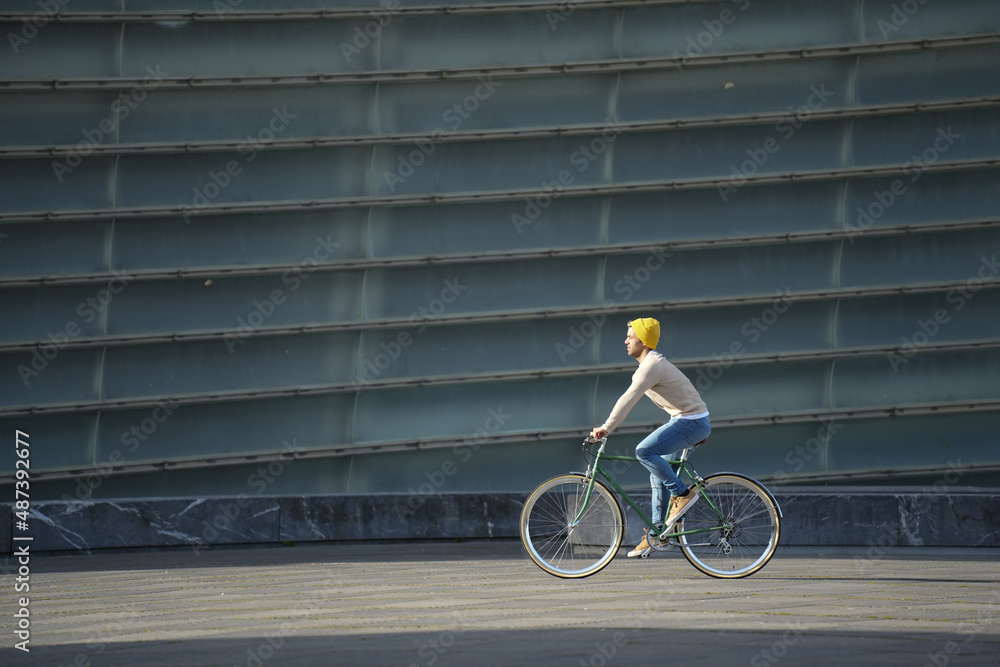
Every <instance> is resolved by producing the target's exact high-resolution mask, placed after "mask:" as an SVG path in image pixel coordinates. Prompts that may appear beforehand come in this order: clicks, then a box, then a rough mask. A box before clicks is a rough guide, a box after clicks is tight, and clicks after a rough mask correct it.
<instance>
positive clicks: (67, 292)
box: [0, 285, 121, 343]
mask: <svg viewBox="0 0 1000 667" xmlns="http://www.w3.org/2000/svg"><path fill="white" fill-rule="evenodd" d="M114 287H115V289H119V290H120V288H121V285H115V286H114ZM113 299H114V294H113V293H111V292H109V291H107V285H100V286H97V285H74V286H70V287H64V288H61V289H42V290H31V291H30V292H22V291H20V290H10V289H5V290H0V313H3V326H2V327H0V341H3V342H13V341H30V340H36V341H45V342H47V343H48V342H51V341H52V339H53V338H55V339H57V340H59V341H61V342H62V341H66V340H75V339H77V338H84V337H88V336H99V335H100V334H101V333H102V331H103V330H104V325H103V315H104V313H105V312H106V310H107V305H108V304H109V303H110V302H111V301H113Z"/></svg>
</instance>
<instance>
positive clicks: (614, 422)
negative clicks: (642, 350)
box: [590, 367, 655, 438]
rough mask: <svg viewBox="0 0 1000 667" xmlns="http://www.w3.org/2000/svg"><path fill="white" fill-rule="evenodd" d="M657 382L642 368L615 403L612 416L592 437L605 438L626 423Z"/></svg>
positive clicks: (595, 430) (596, 429)
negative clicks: (633, 409)
mask: <svg viewBox="0 0 1000 667" xmlns="http://www.w3.org/2000/svg"><path fill="white" fill-rule="evenodd" d="M653 384H655V382H654V381H653V379H652V377H651V375H650V373H649V371H648V369H645V368H642V367H640V368H639V370H637V371H636V373H635V375H633V376H632V384H631V385H630V386H629V388H628V389H627V390H626V391H625V393H624V394H622V395H621V398H619V399H618V401H617V402H616V403H615V407H614V408H612V410H611V414H610V415H608V418H607V420H606V421H605V422H604V424H602V425H601V426H598V427H597V428H595V429H594V430H593V431H592V432H591V434H590V435H591V436H592V437H595V438H603V437H606V436H607V435H609V434H610V433H611V432H612V431H614V430H615V429H616V428H618V426H619V425H620V424H621V423H622V422H623V421H625V417H627V416H628V413H629V412H631V411H632V408H633V407H635V404H636V403H638V402H639V399H640V398H642V396H643V394H645V393H646V390H647V389H649V388H650V387H652V386H653Z"/></svg>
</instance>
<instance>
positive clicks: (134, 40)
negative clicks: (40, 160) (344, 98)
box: [123, 19, 378, 77]
mask: <svg viewBox="0 0 1000 667" xmlns="http://www.w3.org/2000/svg"><path fill="white" fill-rule="evenodd" d="M364 24H365V22H364V21H362V20H360V19H353V20H351V19H345V20H329V21H307V22H299V21H293V22H287V23H286V22H280V21H276V22H266V21H256V22H246V21H208V22H189V21H177V22H160V23H129V24H126V25H125V27H124V30H123V34H124V52H125V64H124V67H125V70H124V72H123V76H126V77H128V76H133V77H134V76H143V75H144V74H145V67H147V66H155V68H156V69H158V70H159V71H162V72H166V73H167V75H168V76H234V77H235V76H254V75H261V74H287V73H294V74H317V73H320V72H360V71H365V70H372V69H376V68H377V63H378V50H377V49H376V48H365V49H363V50H361V49H355V51H356V53H355V52H349V53H348V54H346V55H345V51H344V49H343V48H342V46H341V45H342V44H343V45H347V46H350V45H351V44H352V42H353V40H354V39H355V33H354V29H355V27H358V28H359V29H362V30H363V29H364Z"/></svg>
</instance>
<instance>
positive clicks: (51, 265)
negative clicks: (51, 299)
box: [0, 220, 113, 277]
mask: <svg viewBox="0 0 1000 667" xmlns="http://www.w3.org/2000/svg"><path fill="white" fill-rule="evenodd" d="M112 228H113V225H112V223H111V222H108V221H101V220H93V221H81V222H69V223H62V222H53V223H46V224H42V225H0V277H7V276H31V275H36V276H37V275H47V276H56V275H60V274H67V273H70V274H72V273H89V272H100V271H106V270H107V268H108V257H107V255H108V250H109V247H110V244H109V240H110V238H111V230H112Z"/></svg>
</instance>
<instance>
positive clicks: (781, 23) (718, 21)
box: [622, 0, 856, 57]
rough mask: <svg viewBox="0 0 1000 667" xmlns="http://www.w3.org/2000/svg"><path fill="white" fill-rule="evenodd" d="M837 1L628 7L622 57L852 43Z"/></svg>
mask: <svg viewBox="0 0 1000 667" xmlns="http://www.w3.org/2000/svg"><path fill="white" fill-rule="evenodd" d="M855 4H856V3H854V2H851V3H848V6H846V7H845V3H844V2H843V1H842V0H808V1H806V2H800V1H796V0H780V1H778V2H766V3H761V2H751V0H733V2H715V3H697V4H686V5H682V6H658V7H657V6H654V7H638V8H630V9H628V10H626V12H625V21H624V24H623V27H622V48H623V56H624V57H642V56H652V55H657V56H672V55H677V54H680V55H684V56H688V57H693V56H698V55H701V54H703V53H731V52H739V51H752V50H759V49H791V48H797V47H804V46H816V45H819V44H848V43H851V42H854V41H856V28H855V18H854V11H852V8H851V5H855Z"/></svg>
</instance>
